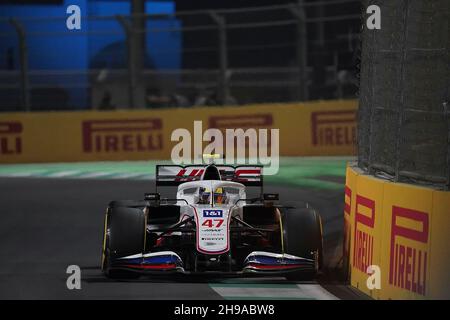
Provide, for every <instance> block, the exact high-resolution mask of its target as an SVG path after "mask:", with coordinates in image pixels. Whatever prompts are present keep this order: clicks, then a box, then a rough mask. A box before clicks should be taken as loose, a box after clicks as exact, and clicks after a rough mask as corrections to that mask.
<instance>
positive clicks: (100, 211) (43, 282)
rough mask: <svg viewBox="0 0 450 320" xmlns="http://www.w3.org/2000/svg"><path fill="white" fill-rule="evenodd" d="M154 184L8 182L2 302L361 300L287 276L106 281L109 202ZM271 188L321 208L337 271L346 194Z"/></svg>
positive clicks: (0, 210)
mask: <svg viewBox="0 0 450 320" xmlns="http://www.w3.org/2000/svg"><path fill="white" fill-rule="evenodd" d="M153 187H154V183H153V182H152V181H142V180H140V181H128V180H120V179H119V180H83V179H73V180H68V179H50V178H44V179H41V178H0V205H1V206H0V215H1V217H0V221H1V223H0V299H190V300H192V299H194V300H195V299H223V298H226V299H248V298H251V299H336V298H347V299H353V298H358V296H357V295H356V294H355V293H354V292H352V291H351V290H350V289H348V288H347V287H346V286H345V285H341V284H336V283H334V282H333V283H329V284H323V283H321V282H320V284H319V283H317V282H310V283H293V282H288V281H286V280H285V279H284V278H269V279H264V278H251V279H235V278H233V279H217V278H216V279H214V278H204V277H201V278H198V277H197V278H195V277H185V278H181V279H177V280H173V279H169V278H157V279H149V278H142V279H140V280H133V281H129V282H126V281H111V280H108V279H106V278H104V277H103V275H102V274H101V272H100V267H99V265H100V255H101V243H102V232H103V230H102V228H103V218H104V216H103V215H104V211H105V207H106V205H107V204H108V202H109V201H110V200H118V199H141V198H142V197H143V193H144V192H151V191H152V190H153ZM266 191H267V192H270V191H272V192H275V191H276V192H278V193H280V198H281V200H282V201H290V200H295V201H298V200H304V201H306V200H308V202H310V204H312V205H313V206H314V207H316V208H317V209H318V210H319V212H320V213H321V215H322V218H323V222H324V232H325V235H324V236H325V244H324V245H325V258H326V264H327V265H328V266H329V267H333V265H334V264H336V263H337V262H338V259H339V254H340V253H341V246H340V243H341V241H342V228H343V222H342V212H343V199H344V196H343V192H342V191H333V190H327V191H323V190H314V189H301V188H292V187H290V188H288V187H280V186H274V185H269V186H267V188H266ZM69 265H78V266H80V268H81V276H82V283H81V290H68V289H67V287H66V280H67V277H68V274H66V269H67V267H68V266H69ZM331 272H332V271H331ZM328 278H329V277H328ZM325 288H326V289H325Z"/></svg>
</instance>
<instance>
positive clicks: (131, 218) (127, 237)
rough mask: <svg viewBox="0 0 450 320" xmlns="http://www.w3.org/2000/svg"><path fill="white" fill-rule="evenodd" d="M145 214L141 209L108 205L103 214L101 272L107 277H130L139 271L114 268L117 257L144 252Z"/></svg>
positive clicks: (137, 275) (134, 276)
mask: <svg viewBox="0 0 450 320" xmlns="http://www.w3.org/2000/svg"><path fill="white" fill-rule="evenodd" d="M145 229H146V222H145V214H144V211H143V210H141V209H136V208H127V207H113V208H111V207H109V208H108V209H107V211H106V215H105V225H104V235H103V252H102V272H103V274H105V276H107V277H108V278H114V279H117V278H121V279H130V278H137V277H139V273H136V272H132V271H126V270H120V269H114V262H115V261H116V259H117V258H120V257H124V256H128V255H133V254H138V253H142V252H144V241H145Z"/></svg>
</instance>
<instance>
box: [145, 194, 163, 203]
mask: <svg viewBox="0 0 450 320" xmlns="http://www.w3.org/2000/svg"><path fill="white" fill-rule="evenodd" d="M159 199H160V194H159V193H144V200H147V201H158V200H159Z"/></svg>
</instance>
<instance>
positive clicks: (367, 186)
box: [344, 166, 450, 299]
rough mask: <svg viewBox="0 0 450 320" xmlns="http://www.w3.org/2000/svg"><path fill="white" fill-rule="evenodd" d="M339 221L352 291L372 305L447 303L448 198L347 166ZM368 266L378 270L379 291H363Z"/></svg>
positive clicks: (449, 292) (449, 288)
mask: <svg viewBox="0 0 450 320" xmlns="http://www.w3.org/2000/svg"><path fill="white" fill-rule="evenodd" d="M344 217H345V221H346V226H347V228H346V238H348V239H349V240H348V245H347V248H346V251H344V252H345V254H348V259H349V271H350V279H351V285H352V286H354V287H356V288H358V289H359V290H361V291H363V292H364V293H366V294H368V295H370V296H372V297H373V298H375V299H449V298H450V277H449V270H450V250H449V248H448V244H449V243H450V233H449V232H448V226H449V225H450V192H448V191H439V190H434V189H431V188H426V187H419V186H415V185H409V184H403V183H394V182H390V181H385V180H381V179H377V178H374V177H371V176H369V175H366V174H363V173H362V172H361V171H360V170H359V169H358V168H357V167H353V166H349V167H347V178H346V192H345V209H344ZM344 247H345V246H344ZM370 265H375V266H378V267H379V268H380V271H381V273H380V275H381V278H380V279H381V286H380V288H371V289H369V287H368V286H367V279H368V277H369V276H370V275H369V274H368V272H367V267H368V266H370Z"/></svg>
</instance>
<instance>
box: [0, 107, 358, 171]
mask: <svg viewBox="0 0 450 320" xmlns="http://www.w3.org/2000/svg"><path fill="white" fill-rule="evenodd" d="M356 108H357V102H356V101H354V100H349V101H326V102H313V103H305V104H300V103H297V104H266V105H252V106H242V107H225V108H221V107H203V108H189V109H163V110H145V111H103V112H102V111H88V112H45V113H40V112H39V113H37V112H36V113H3V114H0V163H25V162H70V161H97V160H144V159H169V158H170V153H171V150H172V148H173V146H174V145H175V144H176V142H172V141H171V139H170V137H171V133H172V131H173V130H175V129H178V128H186V129H188V130H189V131H190V132H191V134H193V122H194V121H195V120H201V121H202V123H203V130H206V129H207V128H219V129H225V128H230V129H233V128H243V129H246V128H255V129H260V128H267V129H271V128H278V129H280V155H283V156H320V155H352V154H354V151H355V150H354V148H355V147H354V140H355V135H356V133H355V131H356V121H355V118H356Z"/></svg>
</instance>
